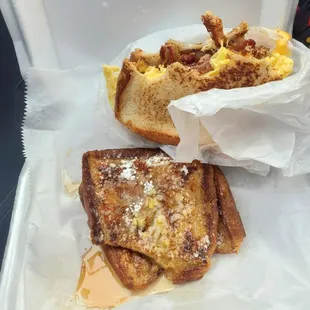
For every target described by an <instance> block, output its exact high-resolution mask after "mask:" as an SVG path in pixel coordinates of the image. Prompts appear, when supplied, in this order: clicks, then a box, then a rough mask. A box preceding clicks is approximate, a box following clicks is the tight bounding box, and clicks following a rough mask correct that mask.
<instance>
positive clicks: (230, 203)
mask: <svg viewBox="0 0 310 310" xmlns="http://www.w3.org/2000/svg"><path fill="white" fill-rule="evenodd" d="M213 170H214V181H215V187H216V193H217V201H218V202H217V203H218V210H219V222H218V241H217V246H216V252H217V253H220V254H229V253H238V251H239V248H240V246H241V243H242V241H243V239H244V237H245V230H244V227H243V224H242V221H241V218H240V215H239V212H238V210H237V208H236V204H235V200H234V197H233V195H232V193H231V190H230V187H229V184H228V182H227V180H226V178H225V175H224V174H223V172H222V171H221V169H220V168H218V167H216V166H213Z"/></svg>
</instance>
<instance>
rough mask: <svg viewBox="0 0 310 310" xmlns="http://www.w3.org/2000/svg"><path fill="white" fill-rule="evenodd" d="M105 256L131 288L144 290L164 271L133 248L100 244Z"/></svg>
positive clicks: (81, 197) (81, 193)
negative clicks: (132, 249)
mask: <svg viewBox="0 0 310 310" xmlns="http://www.w3.org/2000/svg"><path fill="white" fill-rule="evenodd" d="M79 196H80V200H81V202H82V205H83V206H84V207H85V205H84V202H85V199H84V186H83V183H81V185H80V187H79ZM100 246H101V249H102V252H103V253H104V257H105V259H106V261H107V263H108V265H109V266H111V268H110V269H111V270H112V271H113V272H114V274H115V275H116V276H117V278H118V279H119V280H120V281H121V283H122V284H123V285H124V286H125V287H126V288H128V289H129V290H134V291H138V290H143V289H145V288H146V287H147V286H149V285H150V284H151V283H153V282H154V281H155V280H157V278H158V277H159V275H160V274H161V273H162V269H161V268H160V267H159V266H158V265H157V264H156V263H155V262H154V261H153V260H151V259H150V258H148V257H146V256H144V255H142V254H140V253H138V252H133V251H131V250H128V249H125V248H121V247H112V246H109V245H105V244H104V243H101V244H100Z"/></svg>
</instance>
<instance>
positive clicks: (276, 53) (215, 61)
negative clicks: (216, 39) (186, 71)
mask: <svg viewBox="0 0 310 310" xmlns="http://www.w3.org/2000/svg"><path fill="white" fill-rule="evenodd" d="M277 32H278V35H279V37H280V38H279V39H278V40H277V41H276V47H275V48H274V50H273V51H272V52H271V53H270V55H269V56H267V57H265V58H263V59H256V58H254V57H252V58H251V61H252V62H253V63H260V64H263V63H264V62H265V65H266V66H267V67H269V68H271V69H272V71H274V73H275V74H277V75H280V76H281V77H282V78H285V77H287V76H288V75H290V74H291V73H292V71H293V66H294V62H293V60H292V59H291V58H289V57H288V56H289V55H290V54H291V51H290V49H289V47H288V42H289V40H290V39H291V36H290V35H289V34H288V33H286V32H284V31H281V30H277ZM234 54H235V55H236V53H234V52H233V51H231V50H229V49H227V48H225V47H221V48H220V49H219V50H218V51H217V52H216V53H215V54H214V55H213V56H212V57H211V59H210V64H211V66H212V68H213V70H212V71H210V72H208V73H206V74H205V76H206V77H213V76H216V75H217V74H218V73H219V72H220V71H221V70H222V69H224V68H225V67H226V66H227V65H228V64H229V65H230V66H233V65H234V63H233V62H234V60H233V59H232V58H233V57H232V56H233V55H234ZM249 57H251V56H249Z"/></svg>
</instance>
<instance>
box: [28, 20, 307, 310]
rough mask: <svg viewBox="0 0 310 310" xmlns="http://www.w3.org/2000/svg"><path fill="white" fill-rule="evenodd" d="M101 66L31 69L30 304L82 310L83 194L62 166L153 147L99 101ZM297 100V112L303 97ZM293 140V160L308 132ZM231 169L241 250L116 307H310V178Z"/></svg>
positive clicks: (182, 35)
mask: <svg viewBox="0 0 310 310" xmlns="http://www.w3.org/2000/svg"><path fill="white" fill-rule="evenodd" d="M201 31H202V28H201V27H200V26H199V27H198V26H191V27H185V28H183V29H182V30H180V29H175V30H171V31H167V32H162V33H159V34H155V35H151V36H149V37H147V38H145V39H141V40H139V41H138V42H136V43H134V44H133V45H131V46H129V47H128V48H127V49H126V52H128V51H130V50H131V49H132V48H134V47H135V46H139V47H141V48H145V49H147V50H149V51H152V50H157V49H158V46H159V45H160V43H162V42H164V41H165V40H166V39H169V38H170V37H174V38H175V39H185V40H186V39H190V38H192V39H191V41H196V40H197V39H199V36H198V34H199V33H200V32H201ZM196 35H197V36H196ZM298 48H299V46H298ZM123 56H124V54H122V56H121V58H120V59H122V57H123ZM100 71H101V68H100V64H98V66H94V67H93V68H77V69H74V70H70V71H47V70H39V69H33V70H31V71H30V73H29V76H28V81H27V85H28V95H27V98H28V100H27V113H26V120H25V125H24V130H23V136H24V144H25V153H26V155H27V161H28V163H29V166H30V172H31V184H32V195H31V202H30V208H29V212H28V216H27V219H26V220H27V221H28V223H29V225H30V226H31V227H33V229H32V231H33V233H32V234H31V235H30V236H29V241H28V243H29V245H28V247H27V250H26V253H25V258H24V261H25V263H24V267H23V278H24V283H25V293H24V295H23V296H24V304H25V309H27V310H41V309H44V310H52V309H53V310H54V309H80V308H79V307H78V306H76V305H75V304H74V303H72V302H70V297H71V294H72V293H73V292H74V291H75V288H76V284H77V278H78V275H79V268H80V265H81V256H82V254H83V253H84V252H85V249H87V248H88V247H89V246H90V242H89V239H88V235H89V229H88V227H87V217H86V215H85V213H84V210H83V208H82V206H81V203H80V202H79V200H78V199H72V198H70V197H68V196H67V195H66V192H65V189H64V185H63V183H62V174H63V170H66V172H67V174H68V175H69V176H70V178H71V179H72V182H73V183H78V182H80V180H81V156H82V154H83V152H85V151H88V150H91V149H105V148H120V147H146V146H149V147H155V146H156V145H154V144H152V143H150V142H148V141H146V140H144V139H142V138H140V137H137V136H136V135H134V134H132V133H131V132H129V131H128V130H126V129H125V128H124V127H123V126H121V125H120V124H118V123H117V122H116V121H115V120H114V119H113V115H112V111H111V109H110V108H109V106H108V104H107V102H106V101H105V100H99V99H102V98H105V94H102V93H101V91H100V89H101V87H102V86H101V84H102V82H103V81H102V79H100V76H101V73H100ZM293 77H294V76H293ZM98 81H99V82H98ZM292 87H293V86H292ZM296 96H297V94H296ZM304 98H306V97H305V96H304ZM305 100H306V99H305ZM297 106H298V107H299V108H300V109H299V108H297V109H296V110H297V111H298V112H300V110H301V109H302V107H301V104H300V105H297ZM256 109H258V107H256ZM270 109H271V108H270ZM249 111H250V112H252V111H251V110H249ZM246 112H247V111H246ZM285 113H288V112H285ZM294 113H297V112H296V111H295V109H294ZM260 114H261V115H264V114H263V113H260ZM303 114H304V115H306V111H305V110H304V113H303ZM294 115H296V114H294ZM208 124H209V122H208ZM282 126H283V128H284V127H285V124H282ZM304 126H305V127H306V126H307V124H306V123H305V124H304ZM274 127H276V126H275V125H274ZM276 128H278V127H276ZM208 129H209V128H208ZM277 130H279V129H277ZM283 134H286V133H285V131H284V133H283ZM297 139H300V144H299V145H300V148H295V149H294V150H293V151H294V154H295V153H296V154H297V156H296V158H298V156H300V157H302V156H301V155H302V154H304V153H305V152H306V151H305V150H304V149H305V147H301V145H307V144H306V142H307V141H306V140H307V139H308V136H307V135H306V134H303V136H298V138H297ZM283 143H284V142H283ZM303 143H304V144H303ZM174 151H175V150H171V152H174ZM262 162H263V161H262ZM269 164H270V163H268V164H266V163H263V164H261V163H260V162H255V165H257V166H255V165H253V162H251V161H249V160H248V159H247V163H246V165H248V166H246V167H248V168H249V169H253V170H256V171H264V169H266V170H268V165H269ZM253 167H254V168H253ZM255 167H256V169H255ZM297 168H298V167H297ZM297 168H296V169H297ZM266 170H265V171H266ZM294 171H295V170H294ZM225 174H226V176H227V178H228V181H229V184H230V185H231V189H232V191H233V194H234V197H235V199H236V203H237V206H238V209H239V211H240V214H241V217H242V219H243V222H244V226H245V230H246V232H247V237H246V239H245V241H244V244H243V246H242V248H241V251H240V253H239V254H238V255H223V256H220V255H216V256H215V259H214V262H213V266H212V268H211V270H210V272H208V274H206V276H205V277H204V278H203V279H202V280H201V281H197V282H194V283H191V284H188V285H184V286H180V287H178V288H177V289H175V290H174V291H172V292H169V293H166V294H162V295H155V296H149V297H145V298H138V299H136V300H135V301H132V302H129V303H128V304H124V305H122V306H120V308H119V309H178V310H179V309H191V308H193V309H206V307H208V308H210V309H219V310H221V309H238V310H242V309H244V310H249V309H253V310H256V309H257V310H261V309H273V310H283V309H284V310H285V309H300V310H302V309H305V310H306V309H308V306H309V304H310V295H309V290H310V269H309V264H310V255H309V246H310V243H309V240H310V226H309V224H308V219H309V218H310V208H309V197H310V179H309V176H300V177H293V178H283V177H282V176H281V174H280V173H279V172H278V171H273V172H272V173H271V174H270V175H269V176H268V177H261V176H257V175H254V174H250V173H248V172H246V171H245V170H243V169H239V168H230V169H226V170H225Z"/></svg>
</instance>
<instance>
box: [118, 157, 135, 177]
mask: <svg viewBox="0 0 310 310" xmlns="http://www.w3.org/2000/svg"><path fill="white" fill-rule="evenodd" d="M121 168H123V171H122V173H121V174H120V177H121V178H123V179H126V180H128V181H133V180H135V179H136V172H137V171H136V169H135V167H134V166H133V161H132V160H130V161H126V160H122V165H121Z"/></svg>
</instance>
